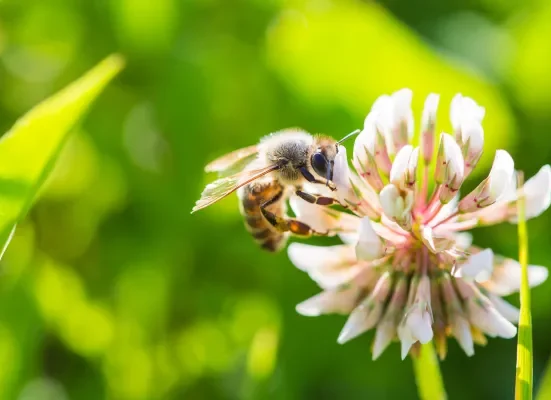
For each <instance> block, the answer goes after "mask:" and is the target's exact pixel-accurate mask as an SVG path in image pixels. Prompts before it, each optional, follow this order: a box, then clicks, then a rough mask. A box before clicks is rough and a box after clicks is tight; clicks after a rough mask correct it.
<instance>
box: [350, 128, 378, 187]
mask: <svg viewBox="0 0 551 400" xmlns="http://www.w3.org/2000/svg"><path fill="white" fill-rule="evenodd" d="M364 134H368V133H367V132H365V131H363V132H362V133H361V134H360V137H358V139H356V142H355V144H354V167H355V168H356V171H358V173H359V174H360V176H361V177H362V178H363V179H365V180H366V182H367V183H368V184H369V185H370V186H371V187H372V188H373V190H374V191H375V192H377V193H378V192H380V191H381V189H382V188H383V186H384V184H383V181H382V179H381V176H380V175H379V170H378V168H377V161H376V160H375V157H374V156H373V152H374V150H369V148H368V147H367V146H368V145H369V144H366V143H363V142H364V139H365V137H362V135H364ZM370 134H371V135H372V136H375V135H376V132H375V128H373V131H371V132H370Z"/></svg>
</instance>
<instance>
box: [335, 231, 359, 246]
mask: <svg viewBox="0 0 551 400" xmlns="http://www.w3.org/2000/svg"><path fill="white" fill-rule="evenodd" d="M358 237H359V235H358V233H357V232H351V233H339V238H340V239H341V240H342V241H343V243H344V244H350V245H355V244H356V243H358Z"/></svg>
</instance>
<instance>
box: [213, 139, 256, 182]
mask: <svg viewBox="0 0 551 400" xmlns="http://www.w3.org/2000/svg"><path fill="white" fill-rule="evenodd" d="M257 154H258V146H256V145H254V146H249V147H245V148H243V149H239V150H235V151H232V152H231V153H228V154H226V155H223V156H222V157H220V158H217V159H216V160H214V161H213V162H211V163H210V164H208V165H207V166H206V167H205V172H218V173H220V175H224V176H229V175H233V174H235V173H237V172H239V171H241V170H242V169H244V168H245V167H246V166H247V164H250V163H251V161H253V160H254V159H255V158H256V156H257Z"/></svg>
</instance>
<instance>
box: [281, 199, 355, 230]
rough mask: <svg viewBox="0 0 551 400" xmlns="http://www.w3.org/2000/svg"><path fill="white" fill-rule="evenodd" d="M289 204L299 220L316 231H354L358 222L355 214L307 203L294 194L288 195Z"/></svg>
mask: <svg viewBox="0 0 551 400" xmlns="http://www.w3.org/2000/svg"><path fill="white" fill-rule="evenodd" d="M289 204H290V205H291V209H292V210H293V212H294V213H295V215H296V217H297V219H298V220H299V221H301V222H304V223H305V224H308V225H310V226H311V227H312V229H314V230H315V231H318V232H327V231H329V232H331V231H333V232H335V231H345V232H355V231H356V230H357V229H358V226H359V224H360V218H358V217H356V216H355V215H352V214H348V213H345V212H340V211H337V210H333V209H329V208H327V207H324V206H319V205H317V204H312V203H308V202H307V201H306V200H304V199H301V198H300V197H298V196H295V195H293V196H291V197H290V199H289Z"/></svg>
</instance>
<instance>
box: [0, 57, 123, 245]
mask: <svg viewBox="0 0 551 400" xmlns="http://www.w3.org/2000/svg"><path fill="white" fill-rule="evenodd" d="M123 65H124V61H123V59H122V58H121V57H120V56H118V55H111V56H110V57H108V58H106V59H105V60H103V61H102V62H100V63H99V64H98V65H97V66H96V67H94V68H93V69H92V70H90V71H89V72H88V73H86V74H85V75H84V76H82V77H81V78H79V79H78V80H77V81H75V82H73V83H72V84H70V85H69V86H67V87H66V88H65V89H63V90H61V91H60V92H58V93H57V94H55V95H53V96H52V97H50V98H48V99H46V100H44V101H43V102H41V103H40V104H38V105H37V106H35V107H34V108H33V109H31V110H30V111H29V112H28V113H27V114H26V115H24V116H23V117H22V118H20V119H19V120H18V121H17V122H16V123H15V125H14V126H13V128H12V129H11V130H10V131H9V132H7V133H6V134H5V135H4V136H3V137H2V138H1V139H0V244H1V245H3V246H0V247H2V248H3V249H5V246H6V245H7V243H8V241H9V238H10V234H11V233H12V232H13V229H14V227H15V225H16V224H17V223H18V222H19V221H20V220H21V219H22V218H23V217H24V216H25V214H26V213H27V211H28V210H29V208H30V207H31V205H32V203H33V201H34V200H35V199H36V197H37V195H38V192H39V190H40V188H41V186H42V184H43V183H44V181H45V180H46V178H47V177H48V175H49V174H50V172H51V170H52V168H53V166H54V164H55V161H56V159H57V157H58V156H59V153H60V151H61V148H62V147H63V144H64V143H65V142H66V140H67V137H68V134H69V132H70V131H71V128H72V127H73V126H74V125H75V123H76V122H77V121H78V120H79V118H80V117H81V116H82V115H83V114H84V112H85V111H86V110H87V109H88V107H89V106H90V104H91V103H92V101H93V100H94V99H95V98H96V97H97V96H98V95H99V94H100V93H101V91H102V90H103V89H104V88H105V86H106V85H107V84H108V83H109V81H110V80H111V79H112V78H113V77H114V76H115V75H117V73H119V72H120V71H121V69H122V68H123ZM2 252H3V250H2Z"/></svg>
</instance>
